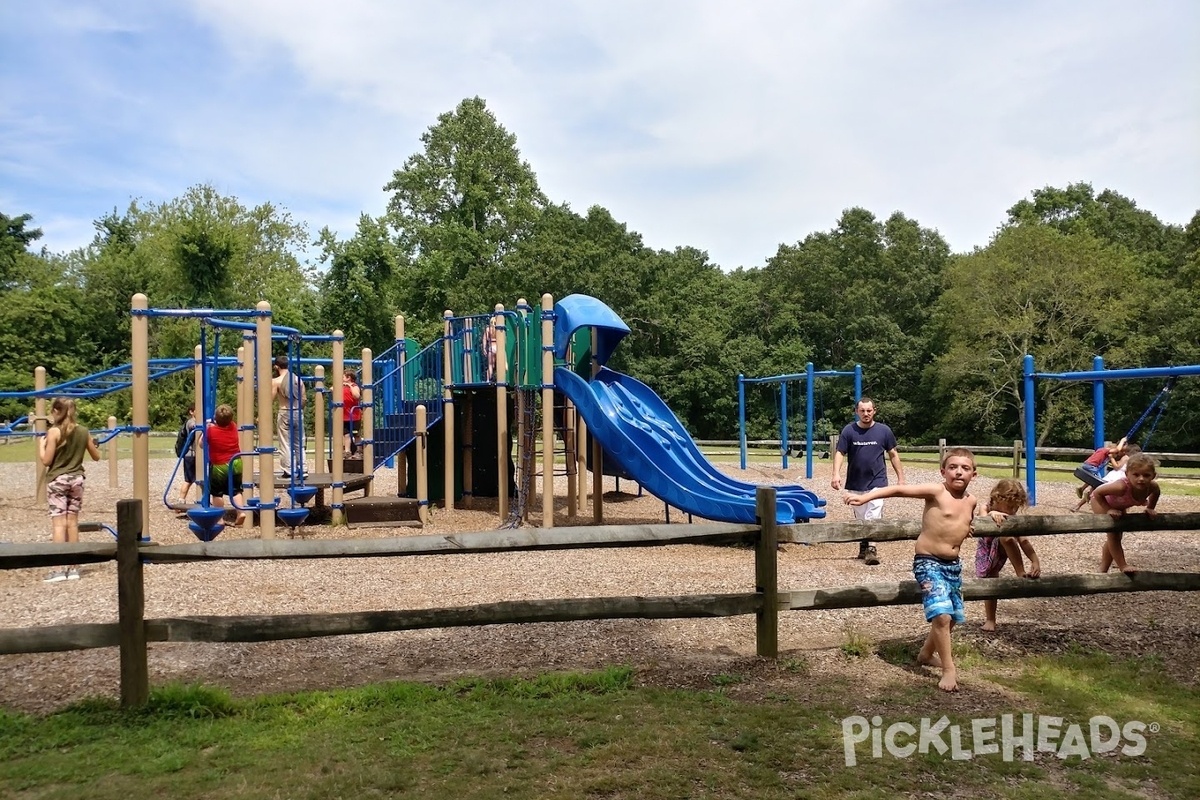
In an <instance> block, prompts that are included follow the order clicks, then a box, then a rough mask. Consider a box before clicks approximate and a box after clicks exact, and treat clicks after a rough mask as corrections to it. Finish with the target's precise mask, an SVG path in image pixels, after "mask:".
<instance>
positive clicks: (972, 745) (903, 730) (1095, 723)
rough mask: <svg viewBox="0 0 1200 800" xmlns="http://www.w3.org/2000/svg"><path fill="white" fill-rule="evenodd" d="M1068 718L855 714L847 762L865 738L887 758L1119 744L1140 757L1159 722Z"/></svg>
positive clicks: (1057, 751)
mask: <svg viewBox="0 0 1200 800" xmlns="http://www.w3.org/2000/svg"><path fill="white" fill-rule="evenodd" d="M1065 723H1066V720H1065V719H1064V718H1063V717H1050V716H1044V715H1039V716H1037V717H1034V715H1033V714H1022V715H1020V716H1019V717H1018V716H1016V715H1013V714H1004V715H1002V716H1000V717H991V718H982V719H973V720H971V721H970V724H969V725H968V724H963V725H958V724H953V725H952V724H951V723H950V720H949V718H947V717H942V718H941V719H939V720H937V721H934V722H931V721H930V720H929V719H928V718H925V719H922V720H920V722H919V723H918V724H917V725H913V724H912V723H910V722H893V723H891V724H889V725H886V726H885V725H884V721H883V718H882V717H872V718H871V719H870V720H868V719H867V718H866V717H861V716H853V717H846V718H845V719H843V720H842V749H843V750H844V751H845V755H846V766H848V767H853V766H854V765H855V764H857V763H858V746H859V745H860V744H863V743H864V742H866V741H867V740H870V742H871V744H870V750H871V757H872V758H883V757H884V753H885V752H886V753H887V754H888V755H890V756H892V757H893V758H908V757H909V756H911V755H913V754H914V753H921V754H925V753H929V752H931V751H932V752H935V753H937V754H938V755H946V754H949V756H950V758H952V759H953V760H955V761H969V760H970V759H972V758H974V757H976V756H990V755H999V756H1001V757H1002V758H1003V759H1004V760H1005V761H1012V760H1013V759H1014V758H1015V757H1016V753H1017V751H1018V750H1019V751H1020V753H1021V759H1022V760H1024V761H1032V760H1033V756H1034V753H1053V754H1054V755H1056V756H1058V757H1059V758H1061V759H1067V758H1070V757H1072V756H1077V757H1078V758H1079V759H1080V760H1084V759H1088V758H1091V757H1092V756H1094V755H1100V754H1103V753H1111V752H1113V751H1116V750H1118V748H1119V749H1120V753H1121V755H1124V756H1129V757H1131V758H1136V757H1138V756H1140V755H1142V754H1144V753H1145V752H1146V734H1147V733H1150V734H1154V733H1158V724H1157V723H1153V722H1152V723H1150V724H1149V725H1147V724H1146V723H1144V722H1138V721H1136V720H1133V721H1130V722H1126V723H1125V724H1124V725H1121V724H1119V723H1118V722H1117V721H1116V720H1115V719H1113V718H1112V717H1107V716H1095V717H1092V718H1091V719H1089V720H1088V721H1087V722H1086V723H1075V722H1073V723H1071V724H1069V725H1067V724H1065ZM863 749H864V750H865V749H866V748H865V747H864V748H863Z"/></svg>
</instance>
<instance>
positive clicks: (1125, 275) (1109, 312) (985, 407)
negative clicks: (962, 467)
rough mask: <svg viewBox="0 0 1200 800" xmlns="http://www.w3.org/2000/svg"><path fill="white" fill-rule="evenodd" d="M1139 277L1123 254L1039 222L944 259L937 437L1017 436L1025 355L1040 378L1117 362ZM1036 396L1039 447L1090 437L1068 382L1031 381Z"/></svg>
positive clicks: (1080, 401) (1081, 404)
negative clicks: (1100, 361)
mask: <svg viewBox="0 0 1200 800" xmlns="http://www.w3.org/2000/svg"><path fill="white" fill-rule="evenodd" d="M1139 280H1140V276H1139V273H1138V263H1137V260H1136V259H1135V258H1134V257H1132V256H1131V254H1129V253H1128V252H1127V251H1125V250H1124V249H1123V248H1117V247H1113V246H1111V245H1109V244H1106V243H1105V242H1103V241H1101V240H1100V239H1098V238H1096V237H1095V236H1093V235H1092V234H1090V233H1088V232H1086V231H1085V232H1080V233H1075V234H1072V235H1066V234H1063V233H1061V232H1060V231H1059V230H1057V229H1056V228H1054V227H1051V226H1047V225H1022V226H1017V227H1010V228H1008V229H1005V230H1002V231H1001V232H1000V233H999V234H997V236H996V237H995V239H993V240H992V242H991V243H990V244H989V245H988V247H987V248H984V249H977V250H976V251H975V252H973V253H971V254H969V255H964V256H957V257H955V258H954V259H952V260H951V262H950V266H949V268H948V270H947V283H946V290H945V292H944V293H943V294H942V296H941V298H940V300H939V301H938V304H937V318H938V324H939V325H940V327H941V329H942V335H943V337H944V341H945V342H946V345H947V349H946V352H945V353H944V354H943V355H942V356H941V357H939V358H938V359H937V361H936V363H935V366H934V369H933V373H932V375H933V377H934V379H935V382H936V385H937V387H938V390H939V404H940V405H941V407H942V408H943V410H944V417H943V420H944V422H943V430H945V431H946V432H947V433H948V434H953V435H956V436H962V437H964V438H967V439H969V440H973V441H977V440H979V439H980V438H981V436H980V434H985V435H992V436H997V435H1000V436H1004V437H1005V438H1008V439H1011V438H1013V436H1014V435H1018V434H1019V435H1021V436H1022V437H1023V435H1024V430H1023V423H1024V419H1023V415H1022V414H1021V413H1020V409H1021V393H1022V390H1023V387H1022V361H1023V359H1024V356H1025V354H1026V353H1029V354H1032V355H1033V356H1034V358H1035V361H1036V364H1037V369H1038V371H1041V372H1066V371H1073V370H1082V369H1090V368H1091V360H1092V356H1093V354H1096V353H1105V352H1109V353H1113V354H1115V355H1116V357H1117V358H1118V360H1120V357H1121V353H1122V347H1123V345H1124V343H1125V341H1126V339H1127V338H1128V331H1129V330H1130V327H1131V325H1132V324H1133V321H1134V319H1135V312H1136V305H1137V302H1136V300H1134V301H1132V302H1131V301H1130V299H1129V298H1130V297H1136V296H1138V295H1140V291H1139V289H1138V284H1139ZM1114 287H1120V289H1121V291H1119V292H1115V291H1114ZM1122 292H1124V293H1125V294H1126V296H1125V297H1124V298H1123V297H1122ZM1038 391H1039V394H1038V398H1037V402H1038V409H1039V413H1038V420H1037V425H1038V432H1039V442H1044V441H1045V440H1046V439H1047V438H1048V437H1050V436H1051V435H1057V436H1058V437H1062V438H1065V439H1069V440H1071V441H1075V442H1080V443H1082V442H1083V441H1084V440H1085V439H1088V440H1090V436H1089V435H1087V432H1088V431H1090V430H1091V425H1092V421H1091V417H1090V414H1089V412H1088V409H1087V398H1086V397H1085V396H1084V392H1083V391H1082V389H1081V388H1080V386H1079V385H1078V384H1074V383H1065V382H1061V381H1041V382H1039V384H1038Z"/></svg>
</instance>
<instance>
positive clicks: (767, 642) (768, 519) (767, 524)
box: [754, 486, 779, 658]
mask: <svg viewBox="0 0 1200 800" xmlns="http://www.w3.org/2000/svg"><path fill="white" fill-rule="evenodd" d="M754 513H755V517H757V519H758V524H759V525H761V526H762V534H761V535H760V536H759V537H758V544H757V545H756V549H755V551H754V590H755V592H756V593H757V594H758V596H759V597H777V596H778V594H779V552H778V550H777V542H778V539H777V537H776V532H777V526H776V522H775V490H774V489H769V488H767V487H765V486H760V487H758V490H757V491H756V493H755V512H754ZM754 642H755V649H756V651H757V652H758V654H759V655H760V656H763V657H764V658H775V657H777V656H778V655H779V604H778V603H768V602H763V603H762V605H761V607H760V608H759V609H758V612H757V614H756V615H755V625H754Z"/></svg>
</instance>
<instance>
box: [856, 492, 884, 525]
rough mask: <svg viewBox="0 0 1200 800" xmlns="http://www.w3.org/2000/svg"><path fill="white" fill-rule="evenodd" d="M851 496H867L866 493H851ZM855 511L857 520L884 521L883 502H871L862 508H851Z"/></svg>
mask: <svg viewBox="0 0 1200 800" xmlns="http://www.w3.org/2000/svg"><path fill="white" fill-rule="evenodd" d="M849 494H866V492H849ZM850 507H851V508H852V509H854V518H855V519H883V501H882V500H871V501H869V502H866V503H863V504H862V505H861V506H850Z"/></svg>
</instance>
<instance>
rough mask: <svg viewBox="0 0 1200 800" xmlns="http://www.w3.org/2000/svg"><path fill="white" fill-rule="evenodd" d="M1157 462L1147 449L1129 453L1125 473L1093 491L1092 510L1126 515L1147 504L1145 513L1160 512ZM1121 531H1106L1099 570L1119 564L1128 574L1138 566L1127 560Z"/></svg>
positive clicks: (1118, 515)
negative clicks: (1148, 453) (1158, 506)
mask: <svg viewBox="0 0 1200 800" xmlns="http://www.w3.org/2000/svg"><path fill="white" fill-rule="evenodd" d="M1157 467H1158V464H1157V462H1155V460H1154V459H1153V458H1151V457H1150V456H1148V455H1146V454H1145V453H1138V454H1136V455H1132V456H1130V457H1129V463H1128V464H1126V465H1125V477H1124V478H1122V479H1121V480H1118V481H1113V482H1112V483H1106V484H1103V485H1101V486H1100V487H1099V488H1097V489H1095V490H1093V491H1092V512H1093V513H1095V514H1108V515H1109V516H1110V517H1112V518H1113V519H1120V518H1121V517H1123V516H1125V511H1126V510H1128V509H1130V508H1133V507H1134V506H1145V507H1146V514H1147V515H1149V516H1151V517H1153V516H1154V515H1155V514H1157V513H1158V512H1157V511H1155V506H1157V505H1158V498H1159V496H1160V495H1161V494H1162V492H1161V490H1160V489H1159V487H1158V481H1156V480H1155V478H1156V477H1157V476H1158V471H1157ZM1121 536H1122V533H1121V531H1109V532H1108V533H1107V534H1106V535H1105V539H1104V547H1103V548H1102V549H1101V550H1100V571H1101V572H1108V570H1109V568H1110V567H1112V566H1113V565H1114V564H1116V566H1117V569H1119V570H1121V572H1124V573H1126V574H1132V573H1134V572H1136V571H1137V570H1135V569H1133V568H1132V567H1130V566H1129V564H1128V563H1126V561H1125V548H1124V547H1122V545H1121Z"/></svg>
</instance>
